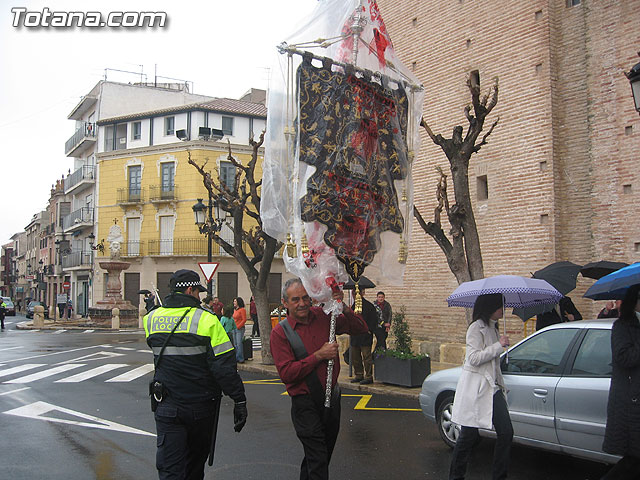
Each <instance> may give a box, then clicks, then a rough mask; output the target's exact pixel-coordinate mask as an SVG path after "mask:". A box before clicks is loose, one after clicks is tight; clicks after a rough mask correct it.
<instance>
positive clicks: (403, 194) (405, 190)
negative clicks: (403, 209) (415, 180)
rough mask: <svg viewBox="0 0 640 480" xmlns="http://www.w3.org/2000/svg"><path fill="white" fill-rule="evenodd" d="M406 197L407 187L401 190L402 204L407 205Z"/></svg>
mask: <svg viewBox="0 0 640 480" xmlns="http://www.w3.org/2000/svg"><path fill="white" fill-rule="evenodd" d="M407 200H408V197H407V187H404V188H403V189H402V202H403V203H407Z"/></svg>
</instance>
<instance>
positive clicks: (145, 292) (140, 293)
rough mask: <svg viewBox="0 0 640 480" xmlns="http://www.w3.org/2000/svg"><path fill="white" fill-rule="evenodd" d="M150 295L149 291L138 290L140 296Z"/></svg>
mask: <svg viewBox="0 0 640 480" xmlns="http://www.w3.org/2000/svg"><path fill="white" fill-rule="evenodd" d="M150 293H151V291H149V290H138V295H149V294H150Z"/></svg>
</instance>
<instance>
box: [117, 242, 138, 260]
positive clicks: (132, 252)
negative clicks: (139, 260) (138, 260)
mask: <svg viewBox="0 0 640 480" xmlns="http://www.w3.org/2000/svg"><path fill="white" fill-rule="evenodd" d="M143 247H144V241H139V240H136V241H134V240H132V241H129V242H124V243H123V244H122V245H121V247H120V255H122V256H123V257H141V256H143V255H144V252H143Z"/></svg>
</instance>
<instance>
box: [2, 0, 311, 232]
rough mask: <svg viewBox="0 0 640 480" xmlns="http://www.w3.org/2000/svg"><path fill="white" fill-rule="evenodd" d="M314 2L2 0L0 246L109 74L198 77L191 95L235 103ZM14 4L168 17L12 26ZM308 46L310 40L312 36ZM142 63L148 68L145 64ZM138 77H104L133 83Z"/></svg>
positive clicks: (57, 169) (34, 208)
mask: <svg viewBox="0 0 640 480" xmlns="http://www.w3.org/2000/svg"><path fill="white" fill-rule="evenodd" d="M316 5H317V0H268V1H265V0H236V1H234V2H222V1H220V0H215V1H208V2H189V1H187V2H175V1H166V0H154V1H140V0H135V1H133V2H132V1H126V2H123V1H118V0H110V1H107V0H103V1H91V0H89V1H86V0H85V1H78V0H74V1H56V2H41V1H29V0H27V1H23V2H7V1H3V2H2V6H0V71H1V72H2V75H0V112H2V115H1V116H0V145H2V150H1V152H2V160H1V163H0V165H2V175H1V176H0V178H1V184H0V204H1V205H2V207H1V210H0V215H1V221H0V243H2V244H4V243H6V242H7V241H8V240H9V238H10V236H11V235H13V234H14V233H16V232H19V231H21V230H23V229H24V227H25V226H26V225H27V224H28V223H29V221H30V219H31V217H32V215H33V214H35V213H37V212H38V211H40V210H43V209H44V208H45V207H46V202H47V200H48V198H49V190H50V188H51V185H52V184H53V183H54V182H55V180H56V179H58V178H61V176H62V175H63V174H66V173H67V171H68V170H69V169H70V168H73V159H71V158H67V157H66V156H65V155H64V143H65V141H66V140H67V139H68V138H69V137H70V136H71V135H72V134H73V132H74V126H75V125H74V122H73V121H71V120H67V115H68V114H69V112H70V111H71V109H72V108H73V107H74V106H75V105H76V104H77V103H78V101H79V100H80V98H81V97H82V96H83V95H86V94H87V93H88V92H89V90H90V89H91V88H92V87H93V86H94V85H95V84H96V83H97V82H98V81H99V80H101V79H103V76H104V69H105V68H111V69H120V70H129V71H136V72H139V71H140V70H141V68H142V69H144V73H145V74H147V79H148V80H149V81H151V80H152V79H153V75H154V65H157V72H158V75H161V76H165V77H174V78H179V79H184V80H189V81H192V82H193V84H194V90H193V91H194V92H195V93H200V94H204V95H211V96H218V97H230V98H238V97H239V96H240V95H242V94H243V93H244V92H246V91H247V90H248V89H249V88H251V87H257V88H266V87H267V80H268V71H267V69H268V68H269V67H270V66H271V64H272V62H273V59H274V56H275V55H276V49H275V46H276V45H277V44H279V43H280V42H281V41H282V40H284V39H285V38H286V37H287V35H288V34H289V33H291V32H293V31H294V30H296V27H297V26H298V25H299V23H300V22H301V20H302V19H303V18H305V17H306V16H307V15H308V14H309V13H310V12H311V11H312V10H313V8H314V7H315V6H316ZM12 7H25V8H27V10H28V11H37V12H42V10H43V8H44V7H49V9H50V10H51V11H54V10H55V11H79V12H92V11H99V12H102V13H103V14H104V15H105V16H106V14H108V13H109V12H113V11H136V12H138V11H143V12H144V11H151V12H157V11H163V12H166V13H167V17H168V26H166V27H165V28H157V29H150V28H140V29H121V28H120V29H117V28H106V27H105V28H94V29H90V28H68V29H59V28H45V27H40V28H24V27H23V28H15V27H13V26H12V23H13V21H14V14H13V13H12V12H11V8H12ZM310 40H311V39H310ZM141 66H142V67H141ZM137 78H139V77H136V76H134V75H128V76H125V75H122V74H117V73H115V72H109V73H108V79H109V80H114V81H126V82H129V81H131V82H134V81H136V80H137Z"/></svg>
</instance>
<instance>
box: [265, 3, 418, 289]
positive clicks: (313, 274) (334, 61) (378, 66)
mask: <svg viewBox="0 0 640 480" xmlns="http://www.w3.org/2000/svg"><path fill="white" fill-rule="evenodd" d="M279 51H280V54H279V55H278V59H277V62H276V66H275V68H274V69H273V70H272V76H271V81H270V87H269V100H268V118H267V133H266V153H265V161H264V167H263V168H264V173H263V185H262V203H261V216H262V221H263V229H264V231H265V232H266V233H267V234H269V235H271V236H273V237H275V238H277V239H278V240H280V241H282V242H285V243H286V244H287V248H286V249H285V250H286V251H285V254H284V258H285V264H286V267H287V269H288V270H289V271H290V272H291V273H293V274H295V275H297V276H300V277H301V278H302V280H303V283H304V284H305V287H306V288H307V291H308V292H309V294H310V295H311V296H312V297H313V298H314V299H316V300H318V301H326V300H327V299H329V298H331V289H330V288H329V287H330V286H331V284H334V286H335V283H342V282H346V281H347V280H348V277H349V276H351V278H352V279H353V280H354V281H357V280H358V279H359V278H360V276H361V275H362V274H363V271H364V269H365V268H367V274H368V275H370V276H373V277H375V278H377V279H379V280H381V281H384V282H386V283H393V284H396V285H397V284H401V282H402V275H403V273H404V264H405V262H406V256H407V251H408V241H409V238H410V226H411V220H412V218H411V217H412V215H413V211H412V205H413V190H412V179H411V167H412V162H413V159H414V158H415V155H416V154H417V149H418V148H419V144H420V137H419V134H418V127H419V124H420V119H421V117H422V102H423V98H424V93H423V90H422V88H421V86H420V85H419V82H418V80H417V79H416V78H415V77H414V76H413V74H412V73H411V72H410V71H409V70H407V69H406V68H405V67H404V66H403V65H402V64H401V63H400V61H399V60H398V58H397V57H396V55H395V52H394V50H393V46H392V43H391V39H390V38H389V35H388V33H387V30H386V28H385V25H384V22H383V20H382V18H381V17H380V12H379V10H378V7H377V5H376V3H375V1H373V0H324V1H320V2H319V3H318V6H317V7H316V9H315V11H314V12H313V13H312V14H311V16H310V18H309V19H308V20H307V22H306V23H305V24H304V25H303V26H302V28H300V29H299V30H298V31H297V32H296V33H294V34H293V35H291V36H290V37H289V38H288V39H286V41H285V42H284V43H283V44H282V45H281V46H280V47H279Z"/></svg>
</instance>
